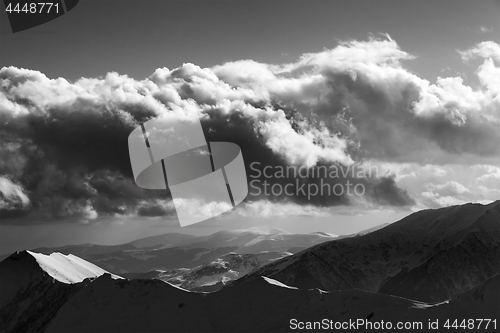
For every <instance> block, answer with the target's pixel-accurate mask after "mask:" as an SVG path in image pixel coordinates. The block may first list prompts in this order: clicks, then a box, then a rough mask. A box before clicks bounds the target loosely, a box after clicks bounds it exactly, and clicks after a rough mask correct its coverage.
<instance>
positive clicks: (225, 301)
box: [46, 276, 500, 332]
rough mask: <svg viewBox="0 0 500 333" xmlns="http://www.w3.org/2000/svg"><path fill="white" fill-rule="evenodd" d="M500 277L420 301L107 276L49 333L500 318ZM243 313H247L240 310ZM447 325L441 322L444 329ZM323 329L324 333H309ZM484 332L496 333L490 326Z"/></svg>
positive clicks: (259, 283) (79, 296)
mask: <svg viewBox="0 0 500 333" xmlns="http://www.w3.org/2000/svg"><path fill="white" fill-rule="evenodd" d="M499 284H500V279H499V278H498V277H496V278H493V279H491V280H490V281H488V282H487V283H484V284H483V285H482V286H479V287H477V288H475V289H474V290H470V291H468V292H466V293H463V294H460V295H459V296H458V297H457V298H455V299H452V300H451V301H450V302H448V303H440V304H434V303H422V302H415V301H412V300H409V299H405V298H400V297H394V296H390V295H384V294H376V293H368V292H364V291H361V290H345V291H336V292H329V293H326V292H321V291H319V290H317V289H312V290H301V289H296V288H290V287H289V286H286V285H283V284H280V283H279V282H276V281H274V280H272V279H269V278H262V277H261V278H258V279H254V280H252V281H249V282H248V283H246V284H237V285H231V286H229V287H226V288H224V289H223V290H221V291H219V292H216V293H209V294H201V293H193V292H187V291H184V290H182V289H179V288H176V287H173V286H171V285H169V284H167V283H164V282H161V281H158V280H131V281H126V280H112V279H110V278H109V276H102V277H100V278H98V279H97V280H96V281H94V282H93V283H92V284H90V285H89V286H88V287H86V288H82V289H81V290H80V291H78V292H77V293H76V294H75V295H74V296H73V297H72V298H71V299H70V300H68V302H66V304H64V305H63V306H62V307H61V309H60V310H59V311H58V313H57V315H56V316H55V318H54V319H53V320H52V321H51V322H50V324H49V325H48V326H47V330H46V332H144V331H147V332H165V331H169V332H269V331H273V332H275V331H289V330H291V328H292V326H291V320H292V319H294V318H295V319H296V320H298V321H302V322H320V323H321V321H322V320H323V319H326V320H327V321H329V320H332V321H333V322H334V323H335V322H349V320H351V321H352V320H354V321H355V320H357V319H362V320H363V325H360V326H359V327H357V328H358V329H356V331H360V332H371V331H372V330H371V329H370V328H369V326H368V325H369V324H367V323H368V322H370V323H372V324H373V323H375V322H378V323H380V322H381V321H384V322H385V323H387V322H391V324H392V325H394V326H393V327H395V325H396V324H397V323H398V322H400V321H402V322H409V323H415V322H416V323H421V325H422V326H421V328H420V327H416V328H414V329H410V330H407V331H408V332H444V331H446V330H445V329H444V328H443V327H442V326H441V327H440V329H439V330H429V329H428V326H427V323H428V321H429V320H435V319H439V320H440V321H441V323H443V322H444V320H445V319H447V318H448V319H452V320H453V319H460V320H462V319H469V318H471V316H472V317H473V316H477V317H478V318H479V317H480V318H490V319H497V321H498V320H499V319H500V318H499V317H500V311H499V310H500V299H499V298H498V297H497V294H495V293H496V292H498V290H499ZM242 310H244V311H242ZM441 325H442V324H441ZM308 331H313V332H314V331H324V330H320V329H317V330H308ZM482 331H484V332H494V331H495V330H494V329H493V326H492V325H490V328H489V330H482Z"/></svg>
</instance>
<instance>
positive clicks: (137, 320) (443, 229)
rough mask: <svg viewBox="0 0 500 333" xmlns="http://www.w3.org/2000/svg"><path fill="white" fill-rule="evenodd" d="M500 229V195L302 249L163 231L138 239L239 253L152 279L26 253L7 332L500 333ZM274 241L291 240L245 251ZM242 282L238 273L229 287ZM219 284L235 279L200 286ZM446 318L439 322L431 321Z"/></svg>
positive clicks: (6, 299)
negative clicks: (378, 331)
mask: <svg viewBox="0 0 500 333" xmlns="http://www.w3.org/2000/svg"><path fill="white" fill-rule="evenodd" d="M499 228H500V201H496V202H493V203H491V204H489V205H480V204H467V205H462V206H452V207H448V208H442V209H436V210H424V211H420V212H417V213H414V214H411V215H410V216H408V217H406V218H404V219H402V220H400V221H398V222H395V223H392V224H390V225H387V226H384V227H383V228H379V229H377V228H376V230H369V231H368V232H362V233H359V234H357V235H350V236H348V237H347V236H341V237H334V236H333V235H320V233H315V234H310V235H307V236H306V237H305V238H297V239H298V240H299V241H298V246H297V247H302V246H303V245H304V243H307V242H306V241H304V243H300V240H301V239H302V240H303V239H318V238H315V237H326V238H327V239H325V238H323V240H325V241H326V242H325V241H324V242H318V244H317V245H312V246H310V247H308V248H306V249H303V250H301V251H298V252H296V253H292V252H288V251H286V250H283V248H284V247H287V248H288V247H289V246H290V245H295V244H292V243H291V242H290V243H289V242H288V241H289V240H290V238H291V237H290V235H292V234H288V233H286V232H283V231H277V230H275V231H270V230H267V231H265V232H264V231H262V230H260V231H258V230H257V231H256V230H251V231H250V232H249V231H248V230H244V231H242V230H239V231H232V232H221V233H216V234H214V235H210V236H204V237H201V238H199V237H189V236H188V237H186V238H185V239H183V240H180V241H179V242H178V243H176V244H168V241H167V240H168V239H169V238H170V237H169V236H166V235H162V236H161V237H160V236H159V237H158V239H159V240H161V239H164V240H165V243H167V244H164V243H163V242H162V241H160V243H157V242H158V241H159V240H158V239H155V238H150V239H143V240H140V242H138V241H136V244H135V245H134V244H132V246H134V247H135V248H136V249H137V248H138V247H139V249H140V246H144V247H142V249H144V248H145V249H147V250H148V251H153V250H152V249H153V248H157V251H162V250H168V249H173V248H176V247H177V248H181V249H182V250H186V251H187V250H189V249H205V251H207V249H213V248H210V247H209V246H214V247H215V248H217V249H224V248H226V249H227V248H232V247H236V249H232V250H228V251H227V252H226V253H224V254H221V255H218V256H217V257H216V258H214V259H209V260H205V261H204V262H203V263H201V264H200V265H197V266H193V267H191V268H188V267H184V269H185V270H180V269H179V268H175V269H172V270H170V271H168V270H167V271H154V270H153V271H151V272H149V273H147V272H142V273H141V272H139V274H150V276H149V277H147V276H142V278H140V279H137V278H136V277H132V276H129V277H127V276H126V274H130V273H124V274H123V275H125V276H121V274H116V272H111V271H109V270H107V269H105V268H104V267H103V268H100V267H99V265H96V264H95V263H91V262H88V261H86V260H84V259H82V258H80V257H78V256H76V255H75V254H61V253H52V254H50V255H44V254H42V253H37V252H36V251H22V252H17V253H14V254H12V255H11V256H9V257H8V258H6V259H5V260H3V261H2V262H1V263H0V331H1V332H28V331H29V332H32V331H36V332H144V331H147V332H160V331H161V332H165V331H168V332H264V331H289V330H293V328H294V327H295V328H297V327H298V326H297V325H316V326H314V327H313V326H311V327H312V328H315V329H311V330H310V331H321V330H322V329H321V327H320V326H317V325H323V324H324V323H325V322H324V320H327V322H328V321H329V320H331V321H332V322H331V324H332V325H333V324H335V323H340V324H342V323H348V322H352V321H355V322H358V320H359V323H362V326H360V327H357V328H356V329H352V327H351V326H349V327H350V329H351V330H352V331H362V332H371V331H373V330H374V328H373V325H380V324H381V322H382V321H384V322H385V323H386V324H387V323H388V322H390V323H391V324H392V325H396V324H397V323H398V322H403V323H410V325H413V326H412V328H411V329H408V330H405V331H408V332H431V331H432V332H448V331H450V330H449V329H447V328H445V327H444V324H445V323H446V320H449V321H448V323H449V324H450V325H452V323H453V322H454V320H455V319H456V320H457V322H458V323H461V322H462V321H464V320H465V321H464V322H466V323H468V321H467V320H469V319H475V318H482V319H491V320H495V324H494V325H493V323H492V324H491V325H490V326H489V327H488V328H487V329H486V328H485V327H484V324H483V326H482V327H480V328H478V327H477V326H475V329H474V330H470V329H467V328H466V329H465V331H468V332H472V331H474V332H477V331H481V332H483V331H485V332H488V331H491V332H494V331H497V330H498V324H499V322H500V297H498V295H500V266H499V265H500V260H499V259H500V250H499V248H500V232H499ZM155 237H156V236H155ZM162 237H163V238H162ZM197 238H198V240H196V239H197ZM329 238H331V239H329ZM272 239H274V240H275V241H272ZM263 241H267V243H270V244H274V242H276V243H277V244H284V245H283V246H276V247H274V248H269V246H270V245H266V246H267V247H265V248H266V249H268V250H267V251H259V250H260V249H262V247H260V245H259V246H258V247H256V250H255V251H259V252H256V253H245V251H247V249H248V248H252V246H254V245H255V244H266V242H263ZM137 242H138V243H137ZM156 243H157V244H156ZM200 244H203V245H200ZM172 245H174V246H173V247H171V248H170V247H166V248H162V247H163V246H172ZM124 246H125V245H124ZM126 246H129V245H127V244H126ZM203 246H205V247H203ZM218 246H220V247H218ZM77 248H78V247H77ZM271 250H274V251H271ZM123 251H126V250H123ZM125 253H126V252H125ZM92 255H96V253H94V254H92ZM99 255H100V254H99ZM102 255H104V254H102ZM199 257H200V258H201V255H200V256H199ZM201 260H203V259H201ZM191 262H192V260H191ZM175 270H177V273H174V272H175ZM236 272H237V273H238V274H236ZM113 273H115V274H113ZM176 274H177V275H176ZM231 274H232V275H231ZM175 279H177V280H176V281H175ZM231 279H237V280H235V281H234V282H233V283H222V282H229V280H231ZM207 281H208V286H213V285H214V284H213V283H214V282H216V281H221V282H220V283H221V284H223V286H221V287H222V288H221V289H220V290H218V291H215V292H200V291H194V290H197V289H198V290H203V287H207V285H205V282H207ZM216 283H219V282H216ZM187 288H190V289H191V291H189V290H187ZM436 320H437V321H439V327H438V329H432V328H430V327H429V322H435V321H436ZM329 323H330V322H329ZM418 323H421V325H422V326H418ZM294 325H295V326H294ZM370 325H372V326H370ZM415 325H417V326H415ZM475 325H477V323H475ZM389 331H391V330H389ZM392 331H396V330H395V329H394V327H393V330H392ZM452 331H454V332H459V331H463V330H460V329H458V330H457V329H452Z"/></svg>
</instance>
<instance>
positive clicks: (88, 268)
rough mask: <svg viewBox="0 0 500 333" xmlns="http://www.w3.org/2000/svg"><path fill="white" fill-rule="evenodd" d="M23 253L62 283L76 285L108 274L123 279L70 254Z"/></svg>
mask: <svg viewBox="0 0 500 333" xmlns="http://www.w3.org/2000/svg"><path fill="white" fill-rule="evenodd" d="M24 252H26V253H27V254H29V255H31V256H32V257H33V258H35V260H36V261H37V263H38V265H39V266H40V268H41V269H42V270H44V271H45V272H46V273H47V274H48V275H50V276H51V277H52V278H54V279H56V280H57V281H60V282H63V283H67V284H72V283H78V282H82V281H83V280H85V279H87V278H95V277H98V276H101V275H103V274H110V275H111V277H112V278H113V279H123V278H122V277H121V276H118V275H114V274H111V273H109V272H108V271H105V270H104V269H102V268H100V267H98V266H96V265H94V264H92V263H90V262H88V261H85V260H83V259H81V258H80V257H77V256H75V255H72V254H68V255H64V254H62V253H59V252H55V253H52V254H50V255H45V254H41V253H36V252H31V251H24Z"/></svg>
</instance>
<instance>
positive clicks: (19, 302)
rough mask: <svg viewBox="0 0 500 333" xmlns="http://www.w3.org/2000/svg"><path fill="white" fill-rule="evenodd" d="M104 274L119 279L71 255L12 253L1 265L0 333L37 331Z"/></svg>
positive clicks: (29, 252) (28, 252)
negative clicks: (85, 286) (86, 285)
mask: <svg viewBox="0 0 500 333" xmlns="http://www.w3.org/2000/svg"><path fill="white" fill-rule="evenodd" d="M104 274H107V275H108V276H109V277H110V278H112V279H122V278H121V277H120V276H117V275H113V274H110V273H109V272H107V271H105V270H103V269H101V268H100V267H97V266H96V265H94V264H92V263H90V262H87V261H85V260H83V259H81V258H79V257H77V256H74V255H67V256H66V255H63V254H60V253H53V254H51V255H44V254H40V253H34V252H31V251H22V252H16V253H14V254H12V255H11V256H9V257H8V258H7V259H5V260H3V261H2V262H1V263H0V332H32V331H38V330H39V328H40V327H44V325H45V324H46V323H47V322H48V321H49V320H50V318H52V316H54V315H55V313H56V312H57V310H58V308H59V307H60V306H61V305H62V304H64V302H66V300H67V299H68V298H69V297H70V296H71V295H72V294H74V293H76V292H77V291H78V290H79V289H80V288H81V287H82V286H83V285H85V284H88V283H90V281H91V280H93V279H96V278H98V277H99V276H102V275H104ZM35 328H37V329H35Z"/></svg>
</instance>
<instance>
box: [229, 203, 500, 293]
mask: <svg viewBox="0 0 500 333" xmlns="http://www.w3.org/2000/svg"><path fill="white" fill-rule="evenodd" d="M497 274H500V201H496V202H494V203H491V204H489V205H480V204H466V205H463V206H452V207H448V208H442V209H436V210H424V211H420V212H417V213H414V214H412V215H410V216H408V217H406V218H404V219H402V220H401V221H399V222H396V223H393V224H391V225H389V226H386V227H384V228H382V229H379V230H376V231H374V232H371V233H368V234H365V235H361V236H357V237H348V238H343V239H338V240H335V241H330V242H327V243H324V244H320V245H316V246H314V247H311V248H309V249H307V250H304V251H302V252H299V253H297V254H295V255H293V256H289V257H286V258H284V259H281V260H278V261H275V262H273V263H271V264H269V265H266V266H264V267H262V268H261V269H258V270H256V271H255V272H253V273H252V274H249V275H247V276H246V277H244V278H243V279H241V280H238V283H244V282H245V281H248V280H251V279H255V278H260V276H262V275H264V276H268V277H271V278H273V279H276V280H278V281H281V282H283V283H285V284H289V285H293V286H298V287H300V288H320V289H323V290H343V289H350V288H357V289H361V290H365V291H369V292H381V293H386V294H391V295H397V296H401V297H406V298H411V299H416V300H423V301H443V300H446V299H449V298H450V297H453V296H455V295H457V294H459V293H461V292H464V291H466V290H468V289H470V288H472V287H474V286H477V285H479V284H480V283H483V282H484V281H486V280H487V279H489V278H491V277H493V276H495V275H497Z"/></svg>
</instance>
